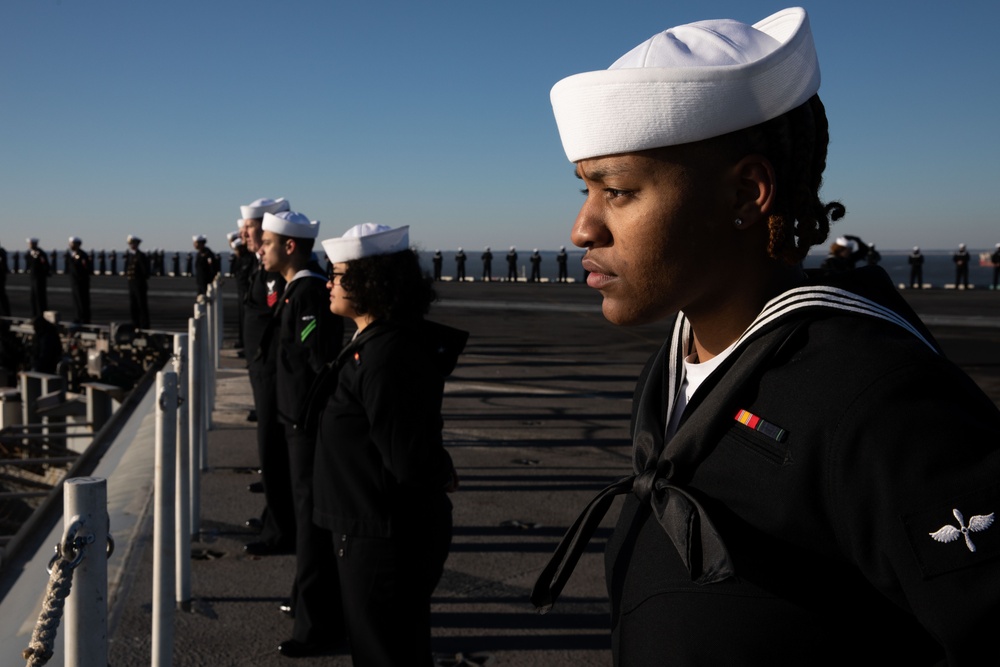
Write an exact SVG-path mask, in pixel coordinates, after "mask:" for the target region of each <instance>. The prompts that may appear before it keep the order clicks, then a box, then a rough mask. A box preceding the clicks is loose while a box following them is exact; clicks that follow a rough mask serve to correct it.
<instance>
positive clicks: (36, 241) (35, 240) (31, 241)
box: [25, 236, 38, 245]
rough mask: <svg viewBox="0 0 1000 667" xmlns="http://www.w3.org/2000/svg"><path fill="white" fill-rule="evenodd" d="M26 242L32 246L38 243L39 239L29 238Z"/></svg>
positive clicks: (35, 237)
mask: <svg viewBox="0 0 1000 667" xmlns="http://www.w3.org/2000/svg"><path fill="white" fill-rule="evenodd" d="M25 240H26V241H27V242H28V245H31V244H32V243H38V237H37V236H29V237H28V238H27V239H25Z"/></svg>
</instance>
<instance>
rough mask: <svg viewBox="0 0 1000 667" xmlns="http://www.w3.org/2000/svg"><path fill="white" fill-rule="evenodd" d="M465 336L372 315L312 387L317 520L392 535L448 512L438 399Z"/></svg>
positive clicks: (339, 529)
mask: <svg viewBox="0 0 1000 667" xmlns="http://www.w3.org/2000/svg"><path fill="white" fill-rule="evenodd" d="M467 338H468V334H467V333H466V332H464V331H458V330H457V329H452V328H450V327H446V326H443V325H440V324H437V323H434V322H427V321H421V322H417V323H412V324H405V325H403V324H395V323H390V322H384V321H376V322H374V323H372V324H370V325H369V326H367V327H366V328H365V329H364V330H363V331H362V332H361V334H359V335H358V336H357V338H355V339H354V340H353V341H352V342H351V343H350V344H348V345H347V346H346V347H345V348H344V349H343V350H342V351H341V353H340V355H339V357H338V358H337V361H336V362H335V363H334V364H331V365H330V367H329V368H328V369H327V370H326V371H325V373H324V375H323V376H322V377H321V379H320V380H319V381H318V382H317V385H316V387H315V391H314V392H313V401H312V403H313V406H314V409H317V408H318V410H319V411H320V413H319V414H318V419H319V435H318V444H317V448H316V475H315V478H314V481H313V487H314V489H315V499H316V504H315V509H314V514H313V520H314V521H315V522H316V523H317V524H319V525H320V526H322V527H324V528H327V529H329V530H332V531H334V532H336V533H345V534H349V535H357V536H366V537H394V536H398V535H400V534H401V533H412V532H413V530H414V529H418V528H419V526H420V524H421V522H423V521H427V520H431V518H432V517H434V516H438V514H437V512H438V510H439V508H441V507H442V506H447V507H449V508H450V504H449V503H448V501H447V498H446V497H445V487H446V486H447V485H448V483H449V481H450V480H451V475H452V471H453V467H452V463H451V457H450V456H449V455H448V452H447V451H446V450H445V448H444V446H443V444H442V440H441V428H442V420H441V400H442V395H443V392H444V379H445V377H447V376H448V375H450V374H451V372H452V370H454V367H455V363H456V361H457V359H458V355H459V354H460V353H461V351H462V349H463V348H464V347H465V341H466V339H467Z"/></svg>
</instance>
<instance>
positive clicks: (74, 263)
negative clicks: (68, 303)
mask: <svg viewBox="0 0 1000 667" xmlns="http://www.w3.org/2000/svg"><path fill="white" fill-rule="evenodd" d="M81 243H82V241H81V240H80V237H79V236H71V237H69V253H68V256H67V260H68V261H67V262H66V273H68V274H69V277H70V285H71V287H72V290H73V305H74V306H75V307H76V321H77V322H79V323H80V324H90V275H91V274H92V273H93V272H94V266H93V264H91V262H90V255H88V254H87V253H86V252H84V251H83V250H81V249H80V244H81Z"/></svg>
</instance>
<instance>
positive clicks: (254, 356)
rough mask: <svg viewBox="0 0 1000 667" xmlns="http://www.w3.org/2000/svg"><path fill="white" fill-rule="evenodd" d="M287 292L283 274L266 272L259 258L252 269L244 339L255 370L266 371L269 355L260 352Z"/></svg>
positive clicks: (247, 355)
mask: <svg viewBox="0 0 1000 667" xmlns="http://www.w3.org/2000/svg"><path fill="white" fill-rule="evenodd" d="M284 291H285V279H284V278H282V277H281V274H279V273H270V272H268V271H265V270H264V269H263V268H262V267H261V264H260V260H259V259H258V260H257V261H256V263H255V264H254V265H253V269H252V270H251V272H250V289H249V290H247V293H246V299H245V301H244V302H243V307H244V311H243V342H244V344H245V348H244V349H245V350H246V358H247V366H248V367H249V368H251V369H257V370H263V367H264V360H265V356H266V355H263V354H261V353H260V342H261V339H262V338H263V337H264V331H266V330H267V326H268V324H269V323H270V322H271V317H272V315H274V310H275V309H276V308H277V307H278V301H279V300H280V299H281V295H282V293H283V292H284ZM272 361H273V357H272ZM272 370H273V368H272Z"/></svg>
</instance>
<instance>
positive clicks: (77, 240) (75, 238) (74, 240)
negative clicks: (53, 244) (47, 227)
mask: <svg viewBox="0 0 1000 667" xmlns="http://www.w3.org/2000/svg"><path fill="white" fill-rule="evenodd" d="M74 243H83V241H82V240H80V237H79V236H71V237H69V244H70V245H73V244H74Z"/></svg>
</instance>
